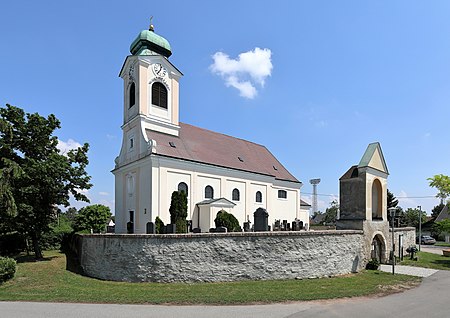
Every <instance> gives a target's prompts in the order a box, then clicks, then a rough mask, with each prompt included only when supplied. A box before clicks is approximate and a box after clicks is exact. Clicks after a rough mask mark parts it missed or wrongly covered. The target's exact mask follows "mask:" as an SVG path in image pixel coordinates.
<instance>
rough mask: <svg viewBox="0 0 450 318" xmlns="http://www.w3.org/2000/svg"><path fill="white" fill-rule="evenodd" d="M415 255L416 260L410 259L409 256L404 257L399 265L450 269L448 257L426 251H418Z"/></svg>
mask: <svg viewBox="0 0 450 318" xmlns="http://www.w3.org/2000/svg"><path fill="white" fill-rule="evenodd" d="M417 256H418V260H417V261H412V260H410V259H409V258H404V260H403V261H402V262H401V265H410V266H418V267H425V268H433V269H443V270H450V257H445V256H442V255H438V254H433V253H427V252H418V253H417Z"/></svg>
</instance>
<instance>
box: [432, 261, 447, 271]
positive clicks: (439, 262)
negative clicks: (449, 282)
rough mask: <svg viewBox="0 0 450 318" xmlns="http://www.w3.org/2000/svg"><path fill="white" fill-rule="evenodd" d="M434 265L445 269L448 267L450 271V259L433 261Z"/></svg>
mask: <svg viewBox="0 0 450 318" xmlns="http://www.w3.org/2000/svg"><path fill="white" fill-rule="evenodd" d="M433 263H434V264H437V265H440V266H443V267H447V268H448V269H450V259H449V260H441V259H437V260H435V261H433Z"/></svg>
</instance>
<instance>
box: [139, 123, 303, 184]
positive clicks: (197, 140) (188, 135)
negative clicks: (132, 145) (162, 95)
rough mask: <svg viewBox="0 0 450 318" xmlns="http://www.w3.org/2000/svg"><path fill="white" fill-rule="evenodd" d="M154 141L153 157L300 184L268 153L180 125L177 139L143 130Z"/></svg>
mask: <svg viewBox="0 0 450 318" xmlns="http://www.w3.org/2000/svg"><path fill="white" fill-rule="evenodd" d="M146 134H147V138H148V139H149V140H150V139H153V140H156V153H157V154H158V155H163V156H167V157H172V158H179V159H183V160H189V161H194V162H200V163H205V164H210V165H215V166H220V167H225V168H231V169H237V170H242V171H247V172H252V173H258V174H263V175H268V176H273V177H275V178H276V179H278V180H286V181H291V182H295V183H300V181H298V180H297V179H296V178H295V177H294V176H293V175H292V174H291V173H289V171H288V170H287V169H286V168H285V167H284V166H283V165H282V164H281V163H280V162H279V161H278V160H277V159H276V158H275V157H274V155H273V154H272V153H270V151H269V150H268V149H267V148H266V147H264V146H262V145H258V144H255V143H253V142H250V141H247V140H243V139H239V138H235V137H231V136H228V135H224V134H220V133H217V132H214V131H210V130H207V129H202V128H199V127H196V126H192V125H188V124H184V123H180V133H179V136H172V135H167V134H164V133H161V132H156V131H152V130H148V129H147V130H146Z"/></svg>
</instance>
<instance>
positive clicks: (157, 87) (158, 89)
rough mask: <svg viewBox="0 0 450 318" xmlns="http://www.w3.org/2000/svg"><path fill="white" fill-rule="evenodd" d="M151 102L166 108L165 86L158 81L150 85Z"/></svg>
mask: <svg viewBox="0 0 450 318" xmlns="http://www.w3.org/2000/svg"><path fill="white" fill-rule="evenodd" d="M152 104H153V105H156V106H159V107H162V108H165V109H167V88H166V87H165V86H164V84H162V83H160V82H154V83H153V85H152Z"/></svg>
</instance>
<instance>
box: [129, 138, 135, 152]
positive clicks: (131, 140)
mask: <svg viewBox="0 0 450 318" xmlns="http://www.w3.org/2000/svg"><path fill="white" fill-rule="evenodd" d="M129 146H130V147H129V148H128V150H129V151H133V149H134V136H133V137H130V139H129Z"/></svg>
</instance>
